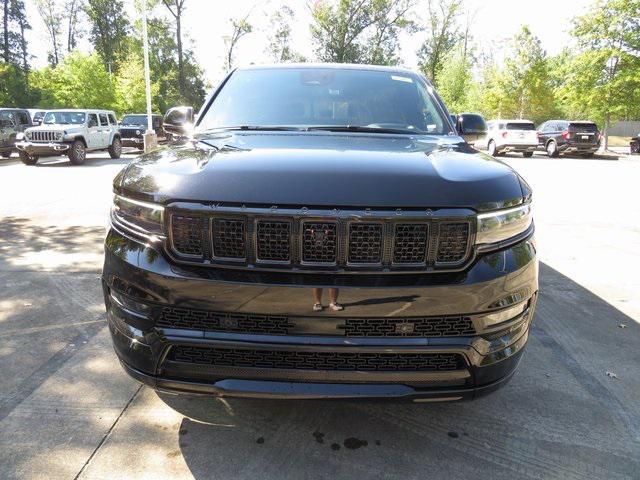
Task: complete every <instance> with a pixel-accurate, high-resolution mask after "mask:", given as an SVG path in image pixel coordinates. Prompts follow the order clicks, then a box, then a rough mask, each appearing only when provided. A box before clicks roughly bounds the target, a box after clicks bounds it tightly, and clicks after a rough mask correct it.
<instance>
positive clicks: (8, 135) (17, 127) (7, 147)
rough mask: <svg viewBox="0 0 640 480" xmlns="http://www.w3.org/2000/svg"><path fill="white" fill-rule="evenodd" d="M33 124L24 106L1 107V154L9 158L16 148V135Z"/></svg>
mask: <svg viewBox="0 0 640 480" xmlns="http://www.w3.org/2000/svg"><path fill="white" fill-rule="evenodd" d="M32 125H33V124H32V123H31V116H30V115H29V112H28V111H27V110H24V109H22V108H0V155H1V156H2V157H3V158H9V157H10V156H11V152H13V151H14V150H16V148H15V145H16V136H17V135H18V134H19V133H22V132H24V131H25V129H27V128H29V127H30V126H32Z"/></svg>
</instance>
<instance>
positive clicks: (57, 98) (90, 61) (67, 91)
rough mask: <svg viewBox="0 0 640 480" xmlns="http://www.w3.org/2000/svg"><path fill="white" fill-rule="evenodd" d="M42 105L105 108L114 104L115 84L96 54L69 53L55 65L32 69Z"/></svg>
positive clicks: (112, 106)
mask: <svg viewBox="0 0 640 480" xmlns="http://www.w3.org/2000/svg"><path fill="white" fill-rule="evenodd" d="M33 84H34V86H35V87H36V88H37V89H38V90H39V91H40V96H41V98H40V101H39V102H38V106H40V107H43V108H105V109H113V108H115V106H116V103H115V100H116V88H115V83H114V81H113V79H112V77H111V76H110V75H109V73H108V72H107V71H106V69H105V67H104V64H103V63H102V59H101V58H100V56H99V55H97V54H96V53H93V54H91V55H85V54H82V53H80V52H78V51H75V52H72V53H70V54H69V55H67V57H65V59H64V60H63V61H62V62H61V63H60V64H59V65H58V67H57V68H52V67H46V68H44V69H42V70H40V71H38V72H34V75H33Z"/></svg>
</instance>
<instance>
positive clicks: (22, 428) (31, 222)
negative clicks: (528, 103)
mask: <svg viewBox="0 0 640 480" xmlns="http://www.w3.org/2000/svg"><path fill="white" fill-rule="evenodd" d="M125 157H126V158H122V159H120V160H111V159H109V158H108V156H106V157H105V155H104V154H100V155H98V156H96V155H94V156H91V155H90V156H89V158H88V159H87V163H86V165H84V166H82V167H71V166H70V165H69V163H68V161H66V159H47V160H44V161H42V162H41V164H39V165H38V166H35V167H27V166H24V165H22V164H21V163H20V162H19V161H18V159H17V158H12V159H9V160H0V371H1V372H2V374H1V375H0V478H2V479H13V478H16V479H18V478H19V479H31V478H43V479H58V478H60V479H74V478H82V479H98V478H105V479H106V478H109V479H116V478H127V479H128V478H136V479H137V478H173V479H179V478H180V479H181V478H196V479H212V478H221V479H228V478H277V479H282V478H331V479H337V478H356V477H357V478H403V479H406V478H464V477H475V478H487V477H490V478H496V479H503V478H504V479H507V478H508V479H510V480H512V479H514V478H516V479H521V478H522V479H524V478H563V479H578V478H589V479H593V478H606V479H618V478H640V402H638V399H639V398H640V375H639V374H638V372H639V369H638V367H639V364H640V348H639V345H640V279H639V276H638V269H640V222H639V220H638V219H640V202H639V201H638V185H640V157H637V159H620V160H611V159H593V160H585V159H571V158H560V159H548V158H546V157H545V156H543V155H541V154H536V155H535V156H534V157H533V158H532V159H524V158H521V157H517V156H513V157H505V160H506V161H507V162H508V163H510V164H511V165H512V166H514V167H515V168H516V169H517V170H518V171H519V172H520V173H521V174H522V175H523V176H524V177H525V178H526V179H527V180H528V181H529V183H530V184H531V185H532V186H533V188H534V201H535V215H536V225H537V240H538V246H539V253H540V259H541V279H540V280H541V285H540V288H541V296H540V301H539V306H538V311H537V314H536V319H535V323H534V327H533V332H532V336H531V338H530V341H529V345H528V347H527V352H526V354H525V357H524V359H523V361H522V363H521V365H520V369H519V371H518V372H517V373H516V376H515V377H514V378H513V380H512V381H511V382H510V383H509V384H508V385H507V386H506V387H505V388H504V389H502V390H501V391H499V392H497V393H495V394H494V395H491V396H489V397H485V398H483V399H481V400H478V401H476V402H471V403H455V404H421V405H413V404H394V403H375V402H367V403H352V402H278V401H260V400H239V399H213V398H201V397H177V396H169V395H164V394H161V395H159V394H157V393H155V392H154V391H152V390H149V389H147V388H141V387H140V386H139V385H138V384H136V383H135V382H134V381H133V380H131V379H129V378H128V377H127V376H126V375H125V373H124V372H123V371H122V369H121V368H120V366H119V364H118V362H117V360H116V357H115V354H114V353H113V351H112V348H111V344H110V339H109V336H108V331H107V328H106V325H105V315H104V306H103V303H102V298H101V295H102V294H101V290H100V283H99V275H100V269H101V251H102V245H101V242H102V238H103V235H104V229H105V224H106V216H107V212H108V209H109V206H110V201H111V180H112V178H113V177H114V176H115V175H116V173H117V172H118V170H119V169H120V168H122V166H123V165H125V164H126V163H127V162H128V161H129V160H130V159H131V158H133V155H126V156H125Z"/></svg>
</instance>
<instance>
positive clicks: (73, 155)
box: [68, 140, 87, 165]
mask: <svg viewBox="0 0 640 480" xmlns="http://www.w3.org/2000/svg"><path fill="white" fill-rule="evenodd" d="M68 156H69V161H70V162H71V164H72V165H82V164H83V163H84V161H85V160H86V158H87V147H85V146H84V143H82V141H81V140H76V141H74V142H73V143H72V144H71V148H70V149H69V153H68Z"/></svg>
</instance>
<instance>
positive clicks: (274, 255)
mask: <svg viewBox="0 0 640 480" xmlns="http://www.w3.org/2000/svg"><path fill="white" fill-rule="evenodd" d="M256 244H257V255H256V257H257V259H258V260H263V261H274V262H288V261H289V260H290V259H291V223H290V222H286V221H284V222H283V221H275V220H260V221H258V226H257V232H256Z"/></svg>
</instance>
